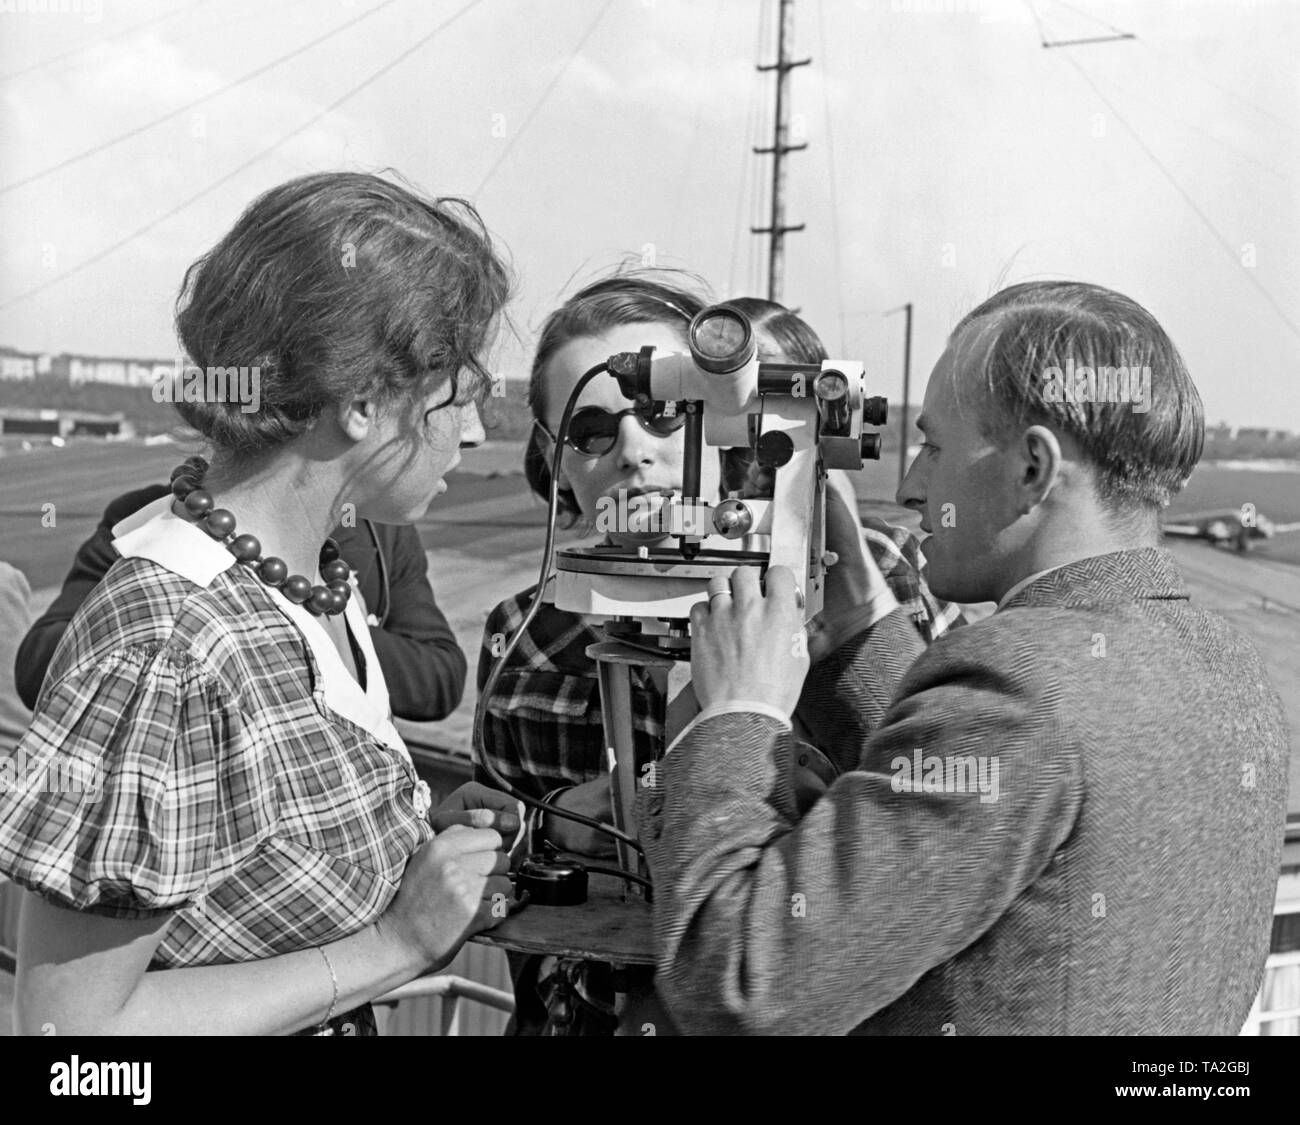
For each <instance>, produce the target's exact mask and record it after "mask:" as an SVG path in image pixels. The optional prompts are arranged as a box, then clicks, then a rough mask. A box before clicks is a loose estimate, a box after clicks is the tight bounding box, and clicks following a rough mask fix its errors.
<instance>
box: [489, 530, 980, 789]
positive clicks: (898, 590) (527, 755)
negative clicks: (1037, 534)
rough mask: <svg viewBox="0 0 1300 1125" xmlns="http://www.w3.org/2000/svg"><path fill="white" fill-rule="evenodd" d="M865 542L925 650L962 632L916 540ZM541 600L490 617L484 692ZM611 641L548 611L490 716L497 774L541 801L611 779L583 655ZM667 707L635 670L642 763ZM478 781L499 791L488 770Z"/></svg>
mask: <svg viewBox="0 0 1300 1125" xmlns="http://www.w3.org/2000/svg"><path fill="white" fill-rule="evenodd" d="M863 532H864V536H865V538H866V541H867V544H868V546H869V547H870V548H871V553H872V557H873V558H874V559H875V560H876V565H877V566H878V567H879V568H880V572H881V574H882V575H883V576H884V578H885V580H886V582H888V584H889V587H890V589H891V590H892V591H893V593H894V596H895V597H896V598H897V599H898V602H899V604H900V605H901V606H902V607H903V610H904V612H905V613H908V614H910V616H911V617H912V619H913V621H914V622H915V623H916V627H917V629H918V630H919V631H920V633H921V635H922V636H923V637H924V638H925V641H926V643H927V644H928V643H929V642H930V641H933V640H934V639H935V638H936V637H939V636H942V635H943V634H944V633H946V632H947V631H948V630H949V629H951V628H953V627H955V626H957V625H961V624H964V622H965V619H964V618H963V617H962V614H961V607H960V606H958V605H956V604H954V603H952V602H945V601H943V600H941V599H939V598H936V597H935V596H934V595H933V594H931V593H930V589H929V587H928V586H926V584H925V581H924V578H923V577H922V571H923V568H924V566H925V558H924V556H923V555H922V554H921V548H920V543H919V541H918V540H917V538H916V536H914V535H912V534H911V532H909V531H907V530H905V529H904V528H901V527H894V526H892V525H890V524H887V523H885V522H883V521H882V520H878V519H866V520H863ZM536 591H537V587H536V586H533V587H530V588H529V589H527V590H525V591H523V592H522V593H520V594H517V595H515V596H514V597H513V598H509V599H507V600H506V601H504V602H502V603H501V604H500V605H498V606H497V607H496V608H495V609H494V610H493V611H492V612H491V614H489V616H488V620H487V626H486V628H485V629H484V633H483V647H482V649H481V651H480V653H479V666H478V687H479V690H480V691H481V690H482V688H483V685H484V683H485V682H486V681H487V677H488V673H489V672H491V670H492V665H493V663H494V662H495V659H496V654H497V653H499V652H500V651H501V650H502V647H503V645H504V642H505V641H506V640H508V639H509V638H510V637H511V636H513V634H514V632H515V631H516V630H517V629H518V628H519V625H520V622H522V621H523V618H524V614H525V613H527V612H528V607H529V606H530V605H531V604H532V599H533V596H534V595H535V593H536ZM607 639H608V638H606V637H605V635H604V632H603V631H602V629H601V627H600V626H599V625H593V624H591V623H590V622H588V621H587V620H586V619H585V618H583V617H582V616H580V615H579V614H576V613H570V612H568V611H566V610H561V609H556V608H555V606H553V605H550V604H546V605H543V606H542V607H541V608H540V609H539V610H538V611H537V616H536V617H535V618H533V623H532V625H531V627H530V628H529V631H528V633H527V635H525V636H523V637H521V638H520V639H519V643H518V645H516V646H515V650H514V652H512V653H511V655H510V662H509V664H508V665H507V666H506V668H505V669H504V670H503V671H502V673H501V676H500V678H499V679H498V681H497V690H496V692H495V693H494V694H493V696H492V698H491V699H489V700H488V701H487V704H486V706H485V708H484V729H483V749H484V752H485V753H486V754H487V755H488V757H489V759H490V760H491V764H492V765H493V766H494V767H495V769H496V770H497V772H498V773H500V774H501V775H503V776H504V777H505V778H507V779H508V780H509V781H510V782H512V783H513V784H515V785H517V786H518V787H519V788H520V789H522V790H523V791H524V792H525V793H528V794H530V795H532V796H534V797H537V798H541V797H543V796H545V795H546V794H547V793H549V792H550V791H551V790H552V789H555V788H556V787H557V786H560V785H580V784H582V783H583V782H587V781H594V780H595V779H596V778H598V777H602V776H604V774H605V773H606V772H607V769H608V767H607V765H606V761H605V738H604V733H603V727H602V725H601V713H600V687H599V683H598V680H597V673H596V662H595V661H594V660H592V659H591V658H590V657H589V656H587V653H586V649H587V646H588V645H592V644H596V643H598V642H600V641H604V640H607ZM663 704H664V701H663V698H662V694H661V693H660V692H659V690H658V689H657V688H656V686H655V685H654V682H653V681H652V679H651V678H650V676H649V674H648V673H647V672H645V670H644V669H640V668H635V667H634V668H633V669H632V733H633V738H634V740H635V741H636V743H637V752H638V755H639V754H641V753H642V752H645V753H646V754H647V757H657V756H658V754H659V752H661V751H662V745H661V742H662V738H663V718H662V716H663ZM652 750H653V751H654V753H650V751H652ZM475 773H476V776H477V778H478V780H479V781H482V782H484V783H485V784H488V785H491V784H492V781H491V779H490V778H489V777H488V775H487V773H486V771H485V770H483V769H482V767H476V770H475Z"/></svg>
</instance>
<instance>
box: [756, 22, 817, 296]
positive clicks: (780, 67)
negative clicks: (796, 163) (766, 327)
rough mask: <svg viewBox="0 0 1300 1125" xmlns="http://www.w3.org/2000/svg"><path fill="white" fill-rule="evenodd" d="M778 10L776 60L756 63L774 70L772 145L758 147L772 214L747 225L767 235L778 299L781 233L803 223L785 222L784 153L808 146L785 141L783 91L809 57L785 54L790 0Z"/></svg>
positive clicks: (771, 292) (772, 290)
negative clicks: (768, 166) (768, 165)
mask: <svg viewBox="0 0 1300 1125" xmlns="http://www.w3.org/2000/svg"><path fill="white" fill-rule="evenodd" d="M778 2H779V5H780V10H779V12H778V16H777V39H776V62H775V63H772V64H771V65H769V66H763V65H762V64H760V65H759V66H758V68H757V69H758V70H759V71H769V70H774V71H776V114H775V115H774V118H773V122H772V144H771V147H769V148H758V147H757V146H755V148H754V151H755V152H756V153H760V154H766V153H771V154H772V216H771V220H770V222H769V224H768V225H767V226H765V227H750V228H749V229H750V231H751V232H752V233H754V234H766V235H769V236H770V241H769V243H768V255H767V299H768V300H769V301H778V302H779V301H780V300H781V290H782V288H783V284H784V281H785V236H786V234H787V233H789V232H791V231H799V230H803V228H804V224H803V223H799V224H797V225H794V226H786V224H785V155H786V153H788V152H800V151H802V150H803V149H806V148H807V147H808V145H807V144H806V143H804V144H797V145H792V144H789V143H788V141H789V136H790V100H789V98H788V97H787V94H786V83H787V82H788V81H789V75H790V71H792V70H794V68H795V67H797V66H807V65H808V64H809V63H810V62H812V59H811V58H807V59H798V60H791V59H790V57H789V56H788V55H787V54H786V46H787V44H789V43H791V42H793V40H794V0H778Z"/></svg>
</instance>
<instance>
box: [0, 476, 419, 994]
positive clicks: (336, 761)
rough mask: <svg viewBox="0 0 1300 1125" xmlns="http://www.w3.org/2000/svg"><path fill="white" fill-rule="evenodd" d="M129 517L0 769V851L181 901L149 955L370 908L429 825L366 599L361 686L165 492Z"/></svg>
mask: <svg viewBox="0 0 1300 1125" xmlns="http://www.w3.org/2000/svg"><path fill="white" fill-rule="evenodd" d="M128 525H130V530H129V531H128V533H127V534H122V532H123V531H124V529H127V528H128ZM116 530H117V531H118V532H119V535H120V536H121V537H120V538H119V539H118V540H117V546H118V547H119V550H120V551H121V553H122V554H123V555H124V558H123V559H122V560H120V561H119V562H117V563H115V564H114V565H113V567H112V568H111V569H110V570H109V572H108V574H107V576H106V577H105V579H104V581H103V582H102V583H101V584H100V585H99V586H98V587H97V588H96V589H95V591H94V592H93V593H92V594H91V596H90V597H89V598H88V599H87V600H86V602H85V604H84V605H83V606H82V608H81V609H80V610H79V611H78V613H77V615H76V616H75V617H74V618H73V620H72V623H71V625H70V626H69V628H68V631H67V633H66V634H65V636H64V638H63V640H62V642H61V643H60V645H59V648H58V650H57V652H56V653H55V656H54V660H53V663H52V664H51V666H50V670H49V675H48V677H47V679H46V682H45V687H44V689H43V691H42V693H41V698H40V699H39V700H38V703H37V709H36V713H35V718H34V720H33V722H32V724H31V726H30V727H29V728H28V730H27V732H26V734H25V735H24V736H23V738H22V740H21V741H20V743H19V745H18V747H17V748H16V750H14V751H13V752H12V753H13V756H14V758H15V760H16V763H17V765H18V767H19V768H18V769H16V770H14V769H11V770H10V774H11V775H12V776H13V777H16V778H17V779H18V783H17V784H10V785H6V784H4V780H3V779H4V777H5V774H4V773H0V873H3V874H5V875H8V876H9V877H10V878H11V879H13V880H14V882H16V883H19V884H21V885H22V886H24V887H26V888H27V889H29V890H31V891H34V892H36V893H37V894H39V895H41V896H42V897H44V898H45V899H47V900H49V901H50V902H53V903H56V904H58V905H61V906H65V907H70V908H72V909H75V910H83V911H87V912H89V913H94V914H103V915H107V916H111V917H116V918H140V917H148V916H150V915H155V914H156V915H158V916H159V918H160V920H161V918H162V917H164V916H166V915H170V921H169V923H168V925H167V926H166V928H165V930H164V932H163V937H162V941H161V943H160V944H159V946H158V949H157V952H156V953H155V955H154V960H153V963H152V966H151V967H152V968H159V969H161V968H176V967H183V966H193V965H211V964H222V963H231V962H244V961H252V960H256V959H260V958H265V957H271V956H275V955H277V954H281V953H287V952H290V951H292V950H297V949H303V948H305V947H308V946H314V945H322V944H325V943H328V942H331V941H334V940H336V939H338V938H342V937H345V936H347V935H349V934H352V933H354V932H356V931H357V930H360V929H362V928H364V927H365V926H366V925H368V924H369V923H370V922H372V921H374V919H375V918H376V917H377V916H378V915H380V914H381V913H382V912H383V911H384V909H385V908H386V907H387V906H388V904H389V902H390V901H391V900H392V898H393V897H394V895H395V894H396V891H397V887H398V883H399V881H400V879H401V877H402V874H403V871H404V869H405V866H406V862H407V860H408V859H409V858H410V856H411V854H412V853H413V852H414V851H415V850H416V849H417V848H418V847H419V846H420V845H422V844H423V843H424V842H425V841H427V840H429V839H430V838H431V837H432V835H433V831H432V828H431V827H430V825H429V823H428V820H427V817H426V814H427V807H428V806H427V799H426V798H427V788H423V787H421V786H420V785H419V779H418V778H417V776H416V773H415V770H414V767H413V766H412V763H411V760H410V756H409V754H408V753H407V751H406V748H405V746H404V745H403V743H402V740H401V738H400V736H399V735H398V734H397V732H396V730H395V729H393V726H392V723H391V721H390V720H389V711H388V693H387V688H386V687H385V685H384V680H383V673H382V672H381V671H380V668H379V664H378V661H377V660H376V659H375V654H374V648H373V645H372V644H371V642H370V637H369V631H368V629H367V628H366V624H365V617H364V613H365V611H364V609H363V608H362V607H361V606H360V605H359V604H358V599H357V598H356V597H353V598H352V599H351V600H350V601H349V604H348V607H347V611H346V617H347V621H348V624H349V626H350V628H351V631H352V633H353V636H354V639H355V641H356V644H357V650H358V656H359V659H358V674H359V675H361V676H362V678H363V679H364V680H365V683H366V686H365V687H364V688H363V687H362V686H361V685H360V684H358V683H357V681H356V680H354V679H353V678H352V677H351V676H350V675H349V674H348V673H347V671H346V670H345V668H344V665H343V661H342V659H341V658H340V657H339V655H338V652H337V650H335V649H334V646H333V645H332V643H331V642H330V641H329V638H328V635H327V634H326V633H325V631H324V629H322V628H321V626H320V625H319V624H318V623H317V622H316V621H315V619H313V618H312V617H311V616H310V614H308V613H307V612H306V611H305V610H303V609H302V608H301V607H300V606H295V605H293V604H291V603H290V602H289V601H288V600H287V599H286V598H284V597H283V596H282V595H280V594H279V593H276V592H274V591H272V590H270V589H268V588H267V587H265V586H263V585H262V583H261V582H260V581H259V580H258V579H257V578H256V577H255V576H254V575H253V574H251V573H250V572H249V571H248V570H247V569H246V568H244V567H242V566H240V565H237V564H234V563H233V559H232V557H231V556H230V554H229V553H228V552H227V551H226V549H225V547H224V546H222V545H221V544H219V543H216V542H214V541H213V540H211V539H209V538H208V537H207V535H206V534H205V533H204V532H202V531H201V530H199V529H198V528H197V527H194V526H193V525H191V524H189V523H187V522H186V521H184V520H181V519H178V518H176V517H175V516H174V515H172V514H171V512H170V510H169V501H168V500H167V499H164V500H161V501H159V502H158V503H156V504H151V505H149V506H148V507H146V508H145V509H143V510H142V511H141V512H140V513H138V514H137V515H136V516H133V517H131V519H129V520H127V521H124V523H123V524H121V525H119V526H118V528H117V529H116ZM0 764H3V763H2V762H0Z"/></svg>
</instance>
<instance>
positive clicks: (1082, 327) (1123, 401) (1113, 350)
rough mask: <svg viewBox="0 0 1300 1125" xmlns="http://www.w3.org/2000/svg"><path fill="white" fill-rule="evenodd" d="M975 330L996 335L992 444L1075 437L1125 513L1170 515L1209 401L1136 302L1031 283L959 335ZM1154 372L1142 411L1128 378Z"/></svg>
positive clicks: (989, 420)
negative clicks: (1021, 436) (1051, 435)
mask: <svg viewBox="0 0 1300 1125" xmlns="http://www.w3.org/2000/svg"><path fill="white" fill-rule="evenodd" d="M967 327H973V328H974V329H975V330H976V331H981V330H983V329H987V330H988V331H989V333H990V336H991V344H990V346H989V347H988V350H987V352H986V353H985V356H984V362H983V372H982V374H983V384H984V390H985V392H986V395H985V398H984V401H983V403H982V404H981V405H980V408H979V414H980V419H981V429H982V430H983V431H984V432H985V433H986V434H987V435H988V436H989V437H990V438H992V439H994V440H996V441H1006V440H1010V439H1011V438H1013V437H1014V436H1015V435H1017V434H1018V433H1020V432H1021V431H1023V429H1024V428H1025V427H1026V426H1032V425H1046V426H1049V427H1051V428H1052V429H1053V430H1055V431H1056V432H1058V433H1061V434H1066V435H1069V437H1071V438H1072V439H1073V440H1074V441H1075V442H1077V443H1078V446H1079V448H1080V450H1081V451H1082V453H1083V455H1084V457H1086V458H1087V460H1088V462H1089V463H1090V464H1091V465H1092V467H1093V469H1094V471H1095V475H1096V485H1097V492H1098V495H1099V496H1100V498H1101V499H1102V500H1103V501H1105V502H1106V503H1107V504H1108V505H1109V506H1110V507H1111V508H1112V510H1115V511H1119V510H1123V509H1132V508H1135V507H1147V508H1151V507H1156V508H1158V507H1163V506H1164V505H1166V504H1168V503H1169V500H1170V498H1171V497H1172V496H1173V495H1174V494H1175V493H1177V492H1178V491H1179V490H1180V489H1181V488H1182V487H1183V485H1184V484H1186V482H1187V479H1188V477H1190V476H1191V473H1192V469H1193V468H1195V466H1196V463H1197V461H1199V460H1200V457H1201V449H1202V445H1203V443H1204V438H1205V416H1204V410H1203V408H1202V406H1201V397H1200V395H1199V394H1198V393H1197V391H1196V387H1195V385H1194V384H1193V383H1192V380H1191V376H1190V375H1188V373H1187V368H1186V367H1185V366H1184V364H1183V360H1182V357H1181V356H1180V355H1179V354H1178V350H1177V349H1176V348H1175V347H1174V345H1173V342H1172V341H1171V340H1170V339H1169V337H1168V335H1167V334H1166V333H1165V331H1164V329H1163V328H1161V327H1160V325H1159V323H1157V321H1156V319H1155V317H1153V316H1152V315H1151V314H1150V313H1149V312H1147V310H1146V309H1144V308H1143V307H1142V306H1141V305H1139V304H1138V303H1137V302H1136V301H1133V300H1130V299H1129V298H1128V297H1125V296H1123V295H1121V294H1119V293H1115V292H1113V291H1111V290H1109V289H1103V288H1102V287H1101V286H1098V285H1088V284H1084V283H1082V282H1066V281H1034V282H1027V283H1025V284H1022V285H1013V286H1011V287H1009V288H1007V289H1004V290H1002V291H1001V292H1000V293H998V294H996V295H995V296H993V297H991V298H989V300H987V301H985V302H984V303H983V304H982V305H980V306H979V307H978V308H976V309H975V310H974V311H973V312H971V313H969V314H968V315H967V316H966V317H965V318H963V320H962V321H961V323H960V324H958V325H957V328H956V329H955V330H954V332H953V336H954V338H955V337H956V336H957V334H958V333H959V332H961V331H962V329H965V328H967ZM1081 369H1086V370H1083V371H1081ZM1121 369H1122V370H1121ZM1144 371H1145V372H1149V380H1150V382H1149V400H1147V401H1145V402H1141V403H1136V404H1135V403H1134V402H1132V401H1130V400H1129V398H1126V393H1125V391H1126V380H1128V379H1129V377H1130V376H1132V378H1135V379H1136V378H1137V377H1138V376H1137V375H1136V374H1133V373H1141V372H1144ZM1058 372H1059V373H1060V374H1059V377H1058V374H1057V373H1058ZM1089 372H1091V373H1092V376H1093V378H1092V381H1091V382H1089V381H1088V375H1089ZM1144 378H1145V377H1144ZM1067 382H1069V383H1070V386H1069V388H1068V390H1067V391H1066V393H1064V394H1062V393H1061V392H1062V387H1063V386H1064V385H1065V384H1066V383H1067ZM1076 391H1078V393H1077V394H1076V393H1075V392H1076ZM1135 405H1137V406H1138V409H1136V410H1135V409H1134V406H1135Z"/></svg>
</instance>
